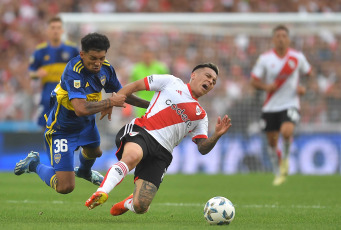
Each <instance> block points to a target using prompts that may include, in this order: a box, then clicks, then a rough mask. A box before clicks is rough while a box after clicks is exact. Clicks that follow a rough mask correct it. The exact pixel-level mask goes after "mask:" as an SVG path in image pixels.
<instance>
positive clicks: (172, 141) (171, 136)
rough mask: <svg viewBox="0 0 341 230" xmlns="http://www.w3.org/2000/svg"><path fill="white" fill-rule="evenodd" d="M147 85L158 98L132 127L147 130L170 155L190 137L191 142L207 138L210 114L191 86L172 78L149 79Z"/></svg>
mask: <svg viewBox="0 0 341 230" xmlns="http://www.w3.org/2000/svg"><path fill="white" fill-rule="evenodd" d="M144 82H145V85H146V88H147V90H148V91H155V94H154V97H153V98H152V100H151V101H150V105H149V107H148V109H147V112H146V114H145V115H144V116H143V117H141V118H135V119H133V120H132V121H131V123H132V124H136V125H138V126H140V127H142V128H144V129H145V130H146V131H147V132H148V133H149V134H150V135H151V136H153V137H154V138H155V139H156V140H157V141H158V142H159V143H160V144H161V145H162V146H163V147H164V148H165V149H167V150H168V151H169V152H170V153H171V152H172V151H173V149H174V147H175V146H177V145H178V144H179V143H180V142H181V140H182V139H183V138H184V137H185V136H186V135H187V134H189V135H190V136H191V137H192V140H194V139H196V138H207V132H208V119H207V114H206V112H205V110H204V109H203V108H202V107H201V106H200V104H199V102H198V100H197V99H196V98H194V97H193V95H192V93H191V89H190V85H189V84H185V83H184V82H183V81H182V80H181V79H179V78H176V77H174V76H173V75H150V76H147V77H145V78H144Z"/></svg>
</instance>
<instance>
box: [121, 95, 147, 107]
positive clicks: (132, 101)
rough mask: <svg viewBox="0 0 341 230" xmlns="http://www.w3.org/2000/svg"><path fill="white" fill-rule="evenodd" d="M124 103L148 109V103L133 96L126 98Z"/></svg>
mask: <svg viewBox="0 0 341 230" xmlns="http://www.w3.org/2000/svg"><path fill="white" fill-rule="evenodd" d="M126 103H128V104H130V105H133V106H137V107H140V108H144V109H146V108H148V106H149V101H147V100H144V99H142V98H139V97H137V96H135V95H134V94H131V95H129V96H127V100H126Z"/></svg>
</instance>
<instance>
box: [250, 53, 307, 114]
mask: <svg viewBox="0 0 341 230" xmlns="http://www.w3.org/2000/svg"><path fill="white" fill-rule="evenodd" d="M310 71H311V66H310V64H309V63H308V61H307V59H306V58H305V56H304V55H303V54H302V53H301V52H299V51H297V50H294V49H288V51H287V53H286V55H285V56H284V57H282V58H281V57H279V56H278V55H277V54H276V52H275V51H274V50H271V51H268V52H265V53H263V54H262V55H260V57H259V58H258V60H257V63H256V65H255V66H254V67H253V69H252V72H251V77H253V78H256V79H263V80H264V82H265V83H266V84H272V83H274V82H275V83H276V85H277V90H276V91H275V92H273V93H268V94H267V95H266V99H265V102H264V105H263V107H262V111H263V112H278V111H282V110H286V109H288V108H292V107H294V108H297V109H299V108H300V103H299V97H298V95H297V92H296V89H297V86H298V84H299V75H300V74H301V73H302V74H308V73H309V72H310Z"/></svg>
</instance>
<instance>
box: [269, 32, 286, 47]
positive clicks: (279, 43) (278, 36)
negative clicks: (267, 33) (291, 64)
mask: <svg viewBox="0 0 341 230" xmlns="http://www.w3.org/2000/svg"><path fill="white" fill-rule="evenodd" d="M272 42H273V44H274V46H275V48H276V49H282V50H285V49H287V48H288V47H289V44H290V39H289V35H288V33H287V32H286V31H285V30H277V31H276V32H275V33H274V35H273V37H272Z"/></svg>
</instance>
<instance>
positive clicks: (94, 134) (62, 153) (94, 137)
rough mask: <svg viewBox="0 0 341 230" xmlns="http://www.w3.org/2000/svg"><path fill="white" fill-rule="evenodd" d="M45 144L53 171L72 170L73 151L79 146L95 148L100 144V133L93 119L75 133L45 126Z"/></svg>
mask: <svg viewBox="0 0 341 230" xmlns="http://www.w3.org/2000/svg"><path fill="white" fill-rule="evenodd" d="M44 135H45V146H46V149H47V153H48V156H49V160H50V163H51V166H52V167H53V168H54V169H55V171H73V170H74V152H75V151H76V150H77V149H78V148H79V147H83V146H86V147H90V148H96V147H98V146H99V145H100V135H99V132H98V129H97V126H96V123H95V120H93V122H92V124H90V125H88V126H86V127H85V128H84V129H83V130H81V131H79V132H75V133H71V132H65V131H61V130H54V129H53V127H52V128H51V129H48V128H46V130H45V133H44Z"/></svg>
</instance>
